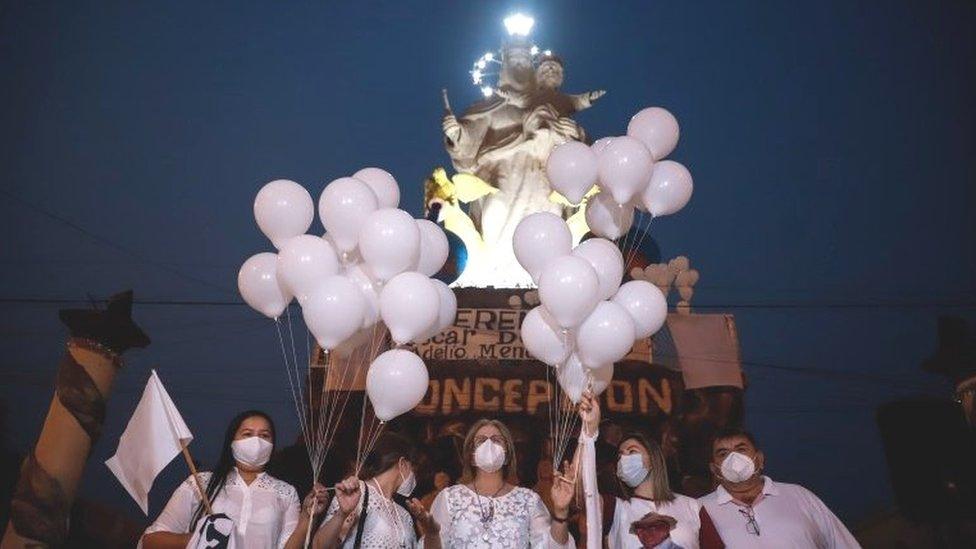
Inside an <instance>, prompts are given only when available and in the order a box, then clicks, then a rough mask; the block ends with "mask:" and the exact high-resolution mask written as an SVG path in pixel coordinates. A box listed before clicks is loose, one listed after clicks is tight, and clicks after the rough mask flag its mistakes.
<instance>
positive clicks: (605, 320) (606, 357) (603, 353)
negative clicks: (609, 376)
mask: <svg viewBox="0 0 976 549" xmlns="http://www.w3.org/2000/svg"><path fill="white" fill-rule="evenodd" d="M634 334H635V329H634V321H633V319H631V318H630V314H629V313H628V312H627V310H626V309H624V308H623V307H622V306H621V305H619V304H618V303H615V302H613V301H601V302H600V303H597V305H596V308H595V309H593V312H592V313H590V316H588V317H586V320H584V321H583V323H582V324H580V327H579V331H578V332H577V333H576V354H577V355H578V356H579V358H580V360H581V361H583V364H585V365H586V366H588V367H591V368H595V367H598V366H600V365H601V364H612V363H614V362H617V361H618V360H621V359H622V358H624V357H625V356H627V353H629V352H630V349H631V348H632V347H633V346H634Z"/></svg>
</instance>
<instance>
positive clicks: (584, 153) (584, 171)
mask: <svg viewBox="0 0 976 549" xmlns="http://www.w3.org/2000/svg"><path fill="white" fill-rule="evenodd" d="M546 176H547V177H548V178H549V185H550V186H552V188H553V189H556V190H557V191H559V193H560V194H562V195H563V196H564V197H566V200H569V202H570V203H572V204H579V203H580V202H581V201H582V200H583V197H584V196H585V195H586V193H587V191H589V190H590V189H591V188H593V185H595V184H596V180H597V160H596V154H595V153H594V152H593V151H592V150H591V149H590V148H589V147H587V146H586V145H585V144H584V143H580V142H579V141H567V142H566V143H563V144H562V145H559V146H558V147H556V148H555V149H553V151H552V153H551V154H550V155H549V160H547V161H546Z"/></svg>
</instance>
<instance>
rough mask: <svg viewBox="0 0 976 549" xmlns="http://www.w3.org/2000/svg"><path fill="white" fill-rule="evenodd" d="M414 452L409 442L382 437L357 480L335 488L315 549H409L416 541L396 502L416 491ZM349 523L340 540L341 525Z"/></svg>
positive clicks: (399, 437) (397, 437)
mask: <svg viewBox="0 0 976 549" xmlns="http://www.w3.org/2000/svg"><path fill="white" fill-rule="evenodd" d="M416 462H417V449H416V446H415V445H414V443H413V442H411V441H410V440H409V439H408V438H406V437H404V436H402V435H399V434H396V433H384V434H382V435H380V437H379V439H377V441H376V444H375V445H374V446H373V450H372V451H371V452H370V454H369V455H368V456H367V457H366V460H365V462H364V463H363V468H362V471H361V474H360V476H361V477H362V478H364V479H366V480H359V479H358V478H356V477H349V478H347V479H345V480H343V481H342V482H340V483H339V484H337V485H336V487H335V490H336V495H335V498H333V500H332V503H331V504H330V505H329V511H328V513H326V515H325V521H324V522H323V523H322V526H320V527H319V530H318V532H316V534H315V538H314V540H313V541H312V547H313V548H314V549H331V548H334V547H344V548H349V549H352V548H356V549H358V548H360V547H362V548H364V549H401V548H403V549H413V548H414V547H416V545H417V536H416V534H415V532H414V528H413V519H412V518H411V517H410V513H408V512H407V510H406V509H404V508H403V507H402V506H401V505H400V504H399V503H398V502H397V501H395V500H394V498H395V497H397V496H399V497H400V498H406V497H408V496H409V495H410V494H411V492H413V489H414V487H415V486H416V484H417V482H416V476H415V475H414V464H415V463H416ZM350 517H353V518H352V524H351V526H350V527H349V529H348V531H347V532H346V533H345V537H344V538H342V539H341V540H340V536H341V534H342V530H343V522H345V521H347V520H348V519H349V518H350Z"/></svg>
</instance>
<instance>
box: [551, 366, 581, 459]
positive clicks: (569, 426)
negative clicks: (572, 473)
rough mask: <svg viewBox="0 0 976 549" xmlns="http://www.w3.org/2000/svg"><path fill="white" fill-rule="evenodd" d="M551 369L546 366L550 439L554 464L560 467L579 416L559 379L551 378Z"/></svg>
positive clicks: (577, 424)
mask: <svg viewBox="0 0 976 549" xmlns="http://www.w3.org/2000/svg"><path fill="white" fill-rule="evenodd" d="M558 367H559V368H562V367H565V363H563V364H560V365H559V366H558ZM549 370H550V369H549V368H548V367H547V368H546V387H547V391H548V397H549V413H548V419H549V440H550V442H551V444H552V465H553V468H555V469H557V470H558V469H559V465H560V463H562V460H563V457H564V456H565V455H566V449H567V448H568V447H569V441H570V439H571V437H572V435H573V433H574V432H575V431H576V428H577V427H578V426H579V417H578V416H577V414H576V406H575V405H574V404H573V402H572V400H570V398H569V396H568V395H566V391H565V390H563V389H562V388H561V387H560V385H559V383H558V381H557V380H552V379H550V377H551V376H550V371H549Z"/></svg>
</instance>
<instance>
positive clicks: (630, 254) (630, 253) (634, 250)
mask: <svg viewBox="0 0 976 549" xmlns="http://www.w3.org/2000/svg"><path fill="white" fill-rule="evenodd" d="M635 215H636V216H637V230H636V231H635V232H634V238H633V239H631V242H630V250H627V248H626V247H624V249H623V250H622V252H623V253H624V256H625V258H624V259H625V261H624V268H625V269H626V268H627V266H629V265H630V263H631V262H632V261H633V260H634V258H635V257H636V256H637V254H638V253H639V252H640V247H641V245H643V244H644V239H645V238H647V234H648V233H649V232H650V229H651V222H652V221H654V216H653V215H651V214H646V215H642V214H641V213H640V212H636V213H635ZM645 218H646V219H647V223H646V224H645V225H644V229H643V230H642V229H641V223H642V221H643V220H644V219H645ZM635 240H636V245H635V243H634V241H635Z"/></svg>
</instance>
